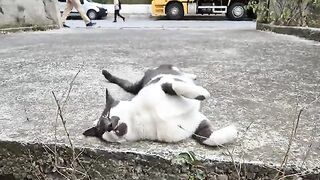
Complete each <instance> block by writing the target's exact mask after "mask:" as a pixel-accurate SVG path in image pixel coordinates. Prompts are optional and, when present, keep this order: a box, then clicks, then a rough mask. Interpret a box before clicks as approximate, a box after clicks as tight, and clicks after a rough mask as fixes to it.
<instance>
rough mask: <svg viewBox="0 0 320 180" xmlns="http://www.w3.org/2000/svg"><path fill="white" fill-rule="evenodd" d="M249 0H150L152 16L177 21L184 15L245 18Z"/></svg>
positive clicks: (233, 18)
mask: <svg viewBox="0 0 320 180" xmlns="http://www.w3.org/2000/svg"><path fill="white" fill-rule="evenodd" d="M249 1H250V0H152V2H151V9H152V15H153V16H166V17H167V18H169V19H173V20H179V19H182V18H183V17H184V16H186V15H206V14H207V15H211V14H225V15H226V16H227V17H228V18H229V19H231V20H242V19H244V18H245V17H246V16H247V10H246V7H245V6H246V5H248V3H249Z"/></svg>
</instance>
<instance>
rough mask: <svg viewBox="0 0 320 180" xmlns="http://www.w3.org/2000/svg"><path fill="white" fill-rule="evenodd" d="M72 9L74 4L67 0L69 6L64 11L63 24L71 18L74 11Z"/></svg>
mask: <svg viewBox="0 0 320 180" xmlns="http://www.w3.org/2000/svg"><path fill="white" fill-rule="evenodd" d="M72 8H73V3H72V2H71V0H67V6H66V8H65V9H64V11H63V14H62V17H61V20H62V23H63V24H64V23H65V22H66V20H67V17H68V16H69V14H70V12H71V11H72Z"/></svg>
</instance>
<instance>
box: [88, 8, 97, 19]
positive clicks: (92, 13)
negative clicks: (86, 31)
mask: <svg viewBox="0 0 320 180" xmlns="http://www.w3.org/2000/svg"><path fill="white" fill-rule="evenodd" d="M87 16H88V17H89V19H91V20H93V19H97V17H98V13H97V12H96V11H95V10H93V9H90V10H89V11H88V12H87Z"/></svg>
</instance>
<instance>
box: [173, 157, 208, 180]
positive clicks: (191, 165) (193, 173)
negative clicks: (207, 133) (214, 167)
mask: <svg viewBox="0 0 320 180" xmlns="http://www.w3.org/2000/svg"><path fill="white" fill-rule="evenodd" d="M172 161H173V162H174V163H177V164H180V165H186V166H187V167H188V170H189V174H188V176H189V177H188V179H189V180H206V179H208V176H207V172H206V169H205V168H204V167H203V166H202V165H201V163H200V161H198V160H197V158H196V155H195V154H194V152H192V151H188V152H183V153H180V154H179V155H178V156H177V157H175V158H173V160H172Z"/></svg>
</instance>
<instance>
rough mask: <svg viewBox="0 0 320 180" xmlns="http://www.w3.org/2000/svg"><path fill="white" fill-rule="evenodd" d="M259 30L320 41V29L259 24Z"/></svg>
mask: <svg viewBox="0 0 320 180" xmlns="http://www.w3.org/2000/svg"><path fill="white" fill-rule="evenodd" d="M257 30H262V31H272V32H275V33H280V34H288V35H294V36H299V37H302V38H306V39H309V40H314V41H320V29H318V28H307V27H291V26H276V25H270V24H263V23H257Z"/></svg>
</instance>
